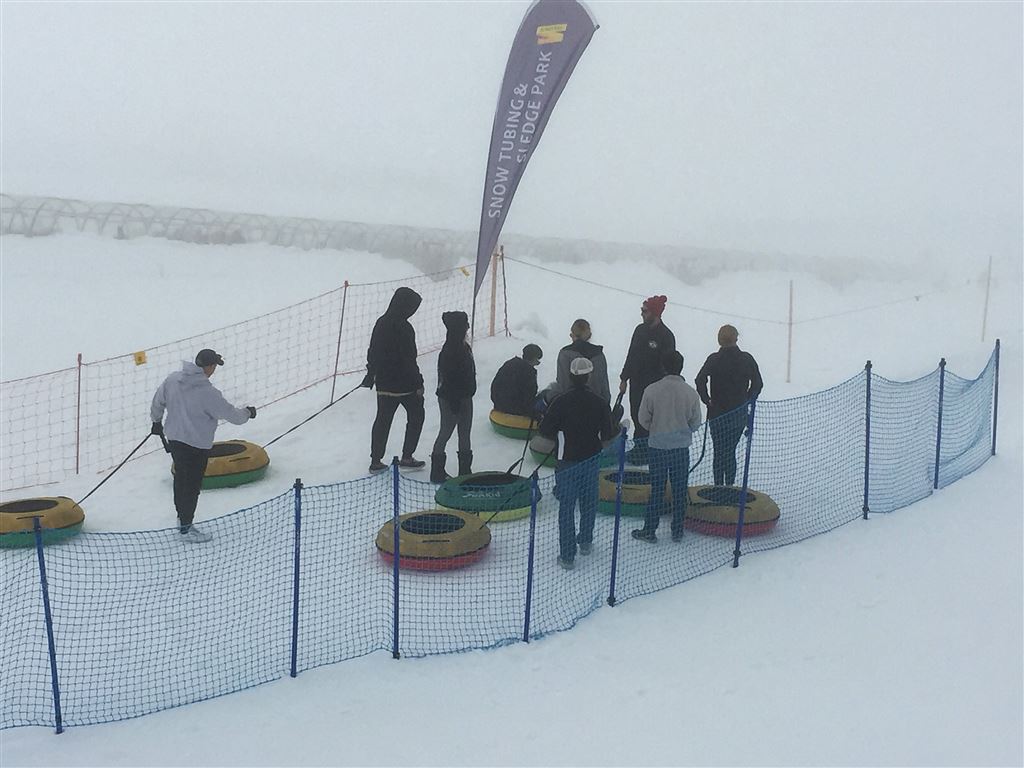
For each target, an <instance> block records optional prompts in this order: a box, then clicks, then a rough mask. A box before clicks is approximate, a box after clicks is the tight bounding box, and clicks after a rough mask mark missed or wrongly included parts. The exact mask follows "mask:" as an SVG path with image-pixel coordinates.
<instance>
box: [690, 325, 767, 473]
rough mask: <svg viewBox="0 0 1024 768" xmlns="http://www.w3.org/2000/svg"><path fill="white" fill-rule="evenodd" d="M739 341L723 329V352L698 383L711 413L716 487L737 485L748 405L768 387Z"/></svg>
mask: <svg viewBox="0 0 1024 768" xmlns="http://www.w3.org/2000/svg"><path fill="white" fill-rule="evenodd" d="M738 339H739V331H737V330H736V328H735V326H732V325H723V326H722V327H721V328H719V329H718V344H719V347H720V349H719V350H718V351H717V352H713V353H711V354H710V355H708V359H707V360H706V361H705V362H704V365H703V366H702V367H701V369H700V373H698V374H697V380H696V382H695V384H696V385H697V394H699V395H700V399H701V400H702V401H703V402H704V405H706V406H707V409H708V429H709V430H710V431H711V441H712V443H714V447H715V458H714V461H713V471H714V477H715V485H735V484H736V446H737V445H738V444H739V442H740V438H741V437H742V436H743V429H744V427H746V425H747V409H746V404H747V403H748V402H749V401H751V400H756V399H757V396H758V395H760V394H761V390H762V388H763V387H764V382H763V381H762V380H761V371H760V370H758V367H757V361H756V360H754V357H753V355H751V354H750V353H748V352H744V351H742V350H741V349H740V348H739V347H738V346H736V341H737V340H738ZM709 378H710V379H711V392H710V393H709V392H708V379H709Z"/></svg>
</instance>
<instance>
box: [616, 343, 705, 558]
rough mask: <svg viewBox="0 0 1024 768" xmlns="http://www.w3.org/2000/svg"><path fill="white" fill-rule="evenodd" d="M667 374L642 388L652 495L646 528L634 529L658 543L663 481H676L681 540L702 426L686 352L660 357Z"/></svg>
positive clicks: (675, 533) (676, 536)
mask: <svg viewBox="0 0 1024 768" xmlns="http://www.w3.org/2000/svg"><path fill="white" fill-rule="evenodd" d="M662 366H663V367H664V369H665V376H664V377H663V378H662V379H661V380H660V381H656V382H655V383H654V384H651V385H650V386H648V387H647V389H645V390H644V396H643V400H642V401H641V402H640V410H639V414H638V416H639V418H640V423H641V424H642V425H643V426H644V428H645V429H647V430H648V432H650V438H649V440H648V443H647V447H648V449H649V466H650V468H651V496H650V499H649V501H648V502H647V514H646V517H645V519H644V527H643V528H637V529H636V530H634V531H633V532H632V536H633V538H634V539H638V540H640V541H646V542H649V543H652V544H653V543H654V542H656V541H657V540H658V537H657V535H656V531H657V530H658V523H659V521H660V518H661V515H662V513H663V512H665V511H666V510H665V485H666V483H671V484H672V541H679V540H680V539H682V538H683V522H684V521H685V520H686V502H687V494H688V492H689V487H688V486H689V471H690V443H691V442H692V440H693V432H694V431H695V430H696V429H697V428H698V427H700V423H701V416H700V397H699V396H698V395H697V390H695V389H694V388H693V387H691V386H690V385H689V384H687V383H686V380H685V379H684V378H683V377H682V371H683V356H682V355H681V354H679V353H678V352H676V351H675V350H673V351H671V352H666V353H665V354H664V355H663V356H662Z"/></svg>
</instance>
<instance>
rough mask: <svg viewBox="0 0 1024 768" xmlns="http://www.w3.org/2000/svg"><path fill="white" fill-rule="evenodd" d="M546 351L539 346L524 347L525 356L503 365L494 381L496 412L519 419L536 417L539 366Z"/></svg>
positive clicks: (507, 361) (493, 401) (510, 360)
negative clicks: (509, 414)
mask: <svg viewBox="0 0 1024 768" xmlns="http://www.w3.org/2000/svg"><path fill="white" fill-rule="evenodd" d="M542 357H544V352H543V351H542V350H541V348H540V347H538V346H537V345H536V344H527V345H526V346H525V347H523V356H522V357H513V358H510V359H508V360H506V361H505V362H504V363H502V364H501V368H499V369H498V372H497V373H496V374H494V379H493V380H492V381H491V402H492V403H493V404H494V410H496V411H501V412H502V413H511V414H514V415H516V416H533V413H534V402H535V401H536V400H537V366H538V365H540V361H541V358H542Z"/></svg>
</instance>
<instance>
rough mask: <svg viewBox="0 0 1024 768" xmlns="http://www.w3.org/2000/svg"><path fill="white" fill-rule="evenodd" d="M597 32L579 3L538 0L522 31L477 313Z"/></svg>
mask: <svg viewBox="0 0 1024 768" xmlns="http://www.w3.org/2000/svg"><path fill="white" fill-rule="evenodd" d="M596 30H597V24H596V23H594V17H593V16H592V15H591V14H590V11H589V10H587V8H586V6H584V5H583V4H582V3H579V2H577V0H537V2H535V3H534V4H533V5H531V6H530V8H529V10H527V12H526V16H524V17H523V22H522V24H520V25H519V31H518V32H516V37H515V40H514V41H513V42H512V50H511V51H510V52H509V55H508V64H506V65H505V77H504V79H503V80H502V81H501V91H500V92H499V94H498V107H497V109H496V110H495V113H494V127H493V128H492V129H491V146H490V151H489V152H488V155H487V176H486V178H485V180H484V201H483V210H481V212H480V237H479V240H478V241H477V248H476V285H475V286H474V288H473V296H474V307H475V305H476V302H475V296H476V294H477V292H479V290H480V285H481V284H482V283H483V281H484V276H485V275H486V274H487V266H488V264H489V263H490V260H491V253H492V252H493V251H494V247H495V246H496V245H497V244H498V236H499V235H500V234H501V227H502V225H503V224H504V223H505V216H506V214H507V213H508V209H509V206H510V205H511V204H512V196H513V195H515V193H516V188H517V187H518V186H519V182H520V180H521V179H522V178H523V172H524V171H525V170H526V164H527V163H528V162H530V157H531V156H532V155H533V151H534V149H536V147H537V143H538V142H539V141H540V136H541V134H542V133H543V132H544V126H546V125H547V123H548V118H550V117H551V111H552V110H553V109H554V108H555V102H557V101H558V97H559V96H560V95H561V94H562V89H563V88H565V84H566V83H567V82H568V81H569V77H570V75H572V71H573V69H575V67H576V62H578V61H579V60H580V56H582V55H583V51H584V50H586V47H587V44H588V43H590V38H592V37H593V36H594V32H595V31H596Z"/></svg>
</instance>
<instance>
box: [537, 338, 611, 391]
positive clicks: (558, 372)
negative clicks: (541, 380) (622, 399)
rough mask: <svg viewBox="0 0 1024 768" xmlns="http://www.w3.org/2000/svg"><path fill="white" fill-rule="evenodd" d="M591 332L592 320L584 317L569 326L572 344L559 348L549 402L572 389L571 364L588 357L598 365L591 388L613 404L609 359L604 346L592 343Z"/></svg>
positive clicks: (549, 388)
mask: <svg viewBox="0 0 1024 768" xmlns="http://www.w3.org/2000/svg"><path fill="white" fill-rule="evenodd" d="M590 335H591V331H590V323H589V322H587V321H586V320H584V319H583V318H580V319H578V320H576V321H575V322H574V323H573V324H572V326H571V327H570V328H569V338H570V339H572V343H571V344H567V345H566V346H564V347H562V348H561V349H560V350H558V359H557V360H556V362H555V383H554V384H551V385H550V386H548V388H547V390H546V391H545V393H544V399H545V400H546V401H547V402H548V403H550V402H551V401H552V400H554V399H555V398H556V397H557V396H558V395H561V394H564V393H566V392H568V391H569V390H570V389H572V377H571V376H570V374H569V366H571V365H572V361H573V360H575V359H576V358H578V357H585V358H586V359H587V360H589V361H590V362H591V364H592V365H593V366H594V372H593V373H591V374H590V377H589V378H588V380H587V389H589V390H590V391H591V392H593V393H594V394H595V395H597V396H598V397H600V398H601V399H602V400H604V401H605V402H606V403H609V404H611V390H610V388H609V387H608V361H607V360H606V359H605V356H604V348H603V347H600V346H598V345H597V344H591V343H590Z"/></svg>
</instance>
